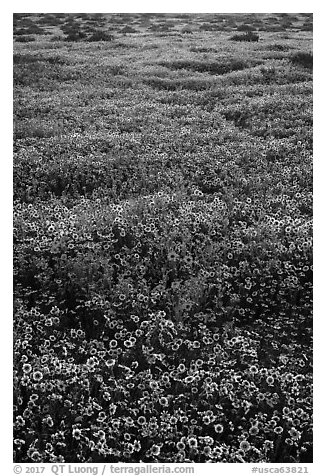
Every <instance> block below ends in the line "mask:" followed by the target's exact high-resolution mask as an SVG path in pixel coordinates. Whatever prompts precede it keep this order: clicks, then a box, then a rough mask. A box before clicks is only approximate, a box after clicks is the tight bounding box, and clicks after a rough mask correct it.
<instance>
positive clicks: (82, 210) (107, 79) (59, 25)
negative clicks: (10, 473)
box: [13, 14, 313, 463]
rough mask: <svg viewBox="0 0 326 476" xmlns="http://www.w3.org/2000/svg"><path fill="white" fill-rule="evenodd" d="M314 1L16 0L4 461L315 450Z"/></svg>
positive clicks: (276, 458)
mask: <svg viewBox="0 0 326 476" xmlns="http://www.w3.org/2000/svg"><path fill="white" fill-rule="evenodd" d="M312 58H313V56H312V15H310V14H238V15H235V14H232V15H231V14H229V15H226V14H224V15H222V14H196V15H195V14H169V15H168V14H15V15H14V56H13V69H14V71H13V74H14V169H13V170H14V177H13V179H14V225H13V226H14V228H13V231H14V442H13V443H14V460H15V462H76V463H77V462H131V463H137V462H165V463H173V462H200V463H202V462H211V463H218V462H227V463H247V462H278V463H280V462H311V461H312Z"/></svg>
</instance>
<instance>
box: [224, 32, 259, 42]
mask: <svg viewBox="0 0 326 476" xmlns="http://www.w3.org/2000/svg"><path fill="white" fill-rule="evenodd" d="M230 40H232V41H259V35H258V34H257V33H253V32H252V31H248V32H247V33H244V34H240V35H233V36H231V38H230Z"/></svg>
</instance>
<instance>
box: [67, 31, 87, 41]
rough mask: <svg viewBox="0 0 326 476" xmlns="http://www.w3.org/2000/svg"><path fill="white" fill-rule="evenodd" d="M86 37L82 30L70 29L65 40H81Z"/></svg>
mask: <svg viewBox="0 0 326 476" xmlns="http://www.w3.org/2000/svg"><path fill="white" fill-rule="evenodd" d="M85 38H86V33H84V32H82V31H72V32H70V33H68V35H67V36H66V37H65V41H81V40H84V39H85Z"/></svg>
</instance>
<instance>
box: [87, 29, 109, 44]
mask: <svg viewBox="0 0 326 476" xmlns="http://www.w3.org/2000/svg"><path fill="white" fill-rule="evenodd" d="M112 40H113V36H112V35H110V34H108V33H106V32H105V31H102V30H96V31H94V33H93V34H92V35H91V36H89V37H87V39H86V41H89V42H93V41H112Z"/></svg>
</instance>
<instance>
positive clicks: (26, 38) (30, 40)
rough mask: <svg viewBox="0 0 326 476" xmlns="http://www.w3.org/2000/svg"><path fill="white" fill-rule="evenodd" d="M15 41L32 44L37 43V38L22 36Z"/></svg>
mask: <svg viewBox="0 0 326 476" xmlns="http://www.w3.org/2000/svg"><path fill="white" fill-rule="evenodd" d="M15 40H16V41H18V42H19V43H30V42H32V41H35V38H34V36H31V35H22V36H18V37H17V38H15Z"/></svg>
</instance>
